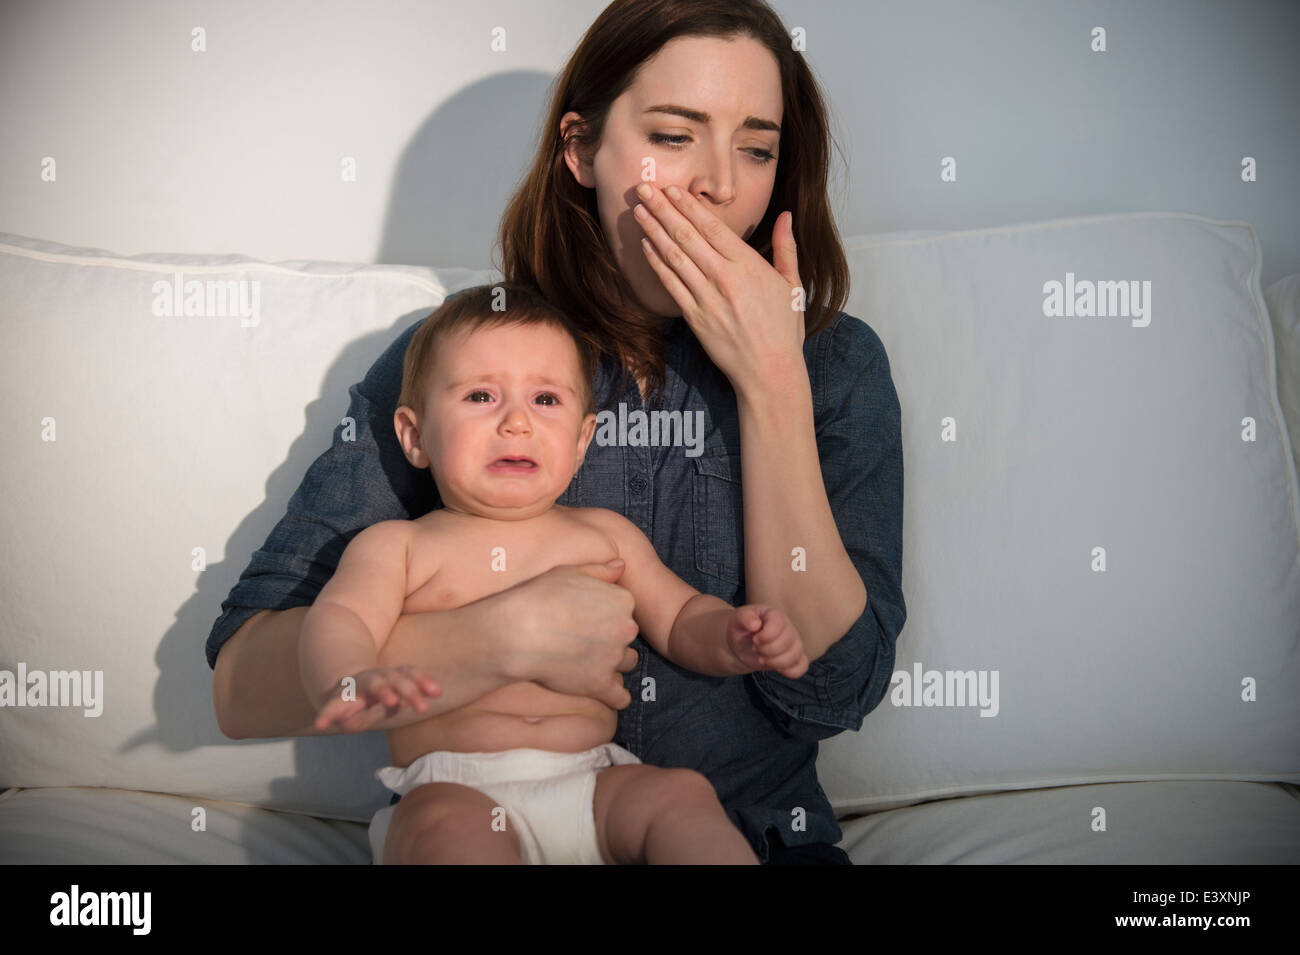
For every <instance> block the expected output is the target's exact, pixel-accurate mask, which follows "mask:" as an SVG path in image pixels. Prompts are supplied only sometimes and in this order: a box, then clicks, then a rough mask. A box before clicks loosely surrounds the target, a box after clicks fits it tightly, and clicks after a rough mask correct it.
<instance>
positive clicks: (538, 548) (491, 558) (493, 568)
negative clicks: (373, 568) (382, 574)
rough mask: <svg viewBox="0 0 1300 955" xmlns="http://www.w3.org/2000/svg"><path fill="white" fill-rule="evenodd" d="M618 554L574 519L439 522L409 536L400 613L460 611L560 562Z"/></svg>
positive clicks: (605, 558) (581, 561)
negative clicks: (461, 608) (404, 601)
mask: <svg viewBox="0 0 1300 955" xmlns="http://www.w3.org/2000/svg"><path fill="white" fill-rule="evenodd" d="M617 556H618V551H617V548H615V546H614V545H613V543H612V542H611V541H610V539H609V537H608V535H606V534H605V533H603V532H602V531H600V530H597V529H596V528H595V527H592V526H590V525H589V524H586V523H584V522H583V521H581V520H580V519H578V518H569V517H564V518H557V519H554V520H548V521H529V522H516V524H515V525H513V526H512V525H511V524H509V523H503V522H491V521H482V522H474V521H466V520H461V521H456V522H452V521H445V522H435V523H427V524H421V525H419V526H418V527H417V528H416V530H415V532H414V533H413V534H412V537H411V553H410V561H409V570H408V573H407V587H406V592H407V597H406V603H405V605H404V606H403V607H402V613H403V614H408V613H427V612H430V611H437V610H450V609H452V608H454V607H462V606H464V605H465V604H467V603H472V602H474V601H475V600H479V599H480V598H482V597H487V596H489V595H491V594H495V593H499V592H500V591H502V590H506V589H508V588H510V587H513V586H515V585H516V584H518V583H522V582H523V581H525V580H530V579H532V578H533V577H536V576H537V575H538V574H544V573H546V571H548V570H550V569H551V568H552V567H558V566H560V565H562V564H591V563H603V562H604V561H608V560H613V559H614V558H615V557H617Z"/></svg>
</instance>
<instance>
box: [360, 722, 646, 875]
mask: <svg viewBox="0 0 1300 955" xmlns="http://www.w3.org/2000/svg"><path fill="white" fill-rule="evenodd" d="M640 762H641V760H639V759H637V758H636V757H635V756H633V755H632V754H631V753H629V752H628V751H627V750H625V749H624V748H623V747H622V746H618V745H616V744H614V743H605V744H604V745H603V746H597V747H595V748H594V749H589V750H586V751H584V752H581V753H552V752H549V751H547V750H542V749H508V750H505V751H503V752H499V753H448V752H439V753H426V754H425V755H423V756H421V757H420V758H419V759H417V760H416V761H415V762H413V763H411V765H410V766H407V767H405V768H404V769H403V768H400V767H397V766H387V767H385V768H384V769H381V770H378V771H377V772H376V773H375V775H376V776H377V777H379V781H380V782H382V783H383V784H384V785H385V786H387V787H388V788H389V789H391V790H393V791H394V792H398V793H401V794H402V795H406V794H407V793H408V792H410V791H411V790H412V789H414V788H415V787H416V786H423V785H424V784H425V783H460V784H461V785H463V786H470V787H472V788H474V789H477V790H478V791H479V792H481V793H485V794H487V795H488V796H490V797H491V798H492V799H495V800H496V801H497V804H498V805H499V806H501V807H502V808H503V809H504V810H505V813H506V825H507V826H509V827H510V829H511V830H512V831H513V832H514V834H515V836H517V837H518V839H519V844H520V847H521V848H522V850H523V861H524V862H525V863H527V864H528V865H602V864H603V863H604V860H603V859H602V858H601V857H600V846H599V844H598V843H597V841H596V813H595V809H594V806H593V796H594V795H595V792H596V774H597V773H598V772H600V771H601V770H602V769H608V768H609V767H610V766H628V765H635V764H639V763H640ZM396 811H397V806H387V807H385V808H384V809H381V810H379V812H377V813H375V815H374V818H373V819H371V820H370V852H371V857H372V858H373V859H374V861H375V864H376V865H381V864H382V863H383V856H384V840H385V839H386V838H387V837H388V823H389V821H390V820H391V819H392V817H393V813H394V812H396Z"/></svg>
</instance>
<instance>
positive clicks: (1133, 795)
mask: <svg viewBox="0 0 1300 955" xmlns="http://www.w3.org/2000/svg"><path fill="white" fill-rule="evenodd" d="M841 825H842V827H843V829H844V839H843V841H841V843H840V846H841V847H842V848H843V849H844V851H845V852H847V853H848V854H849V857H850V858H851V859H852V860H853V861H854V863H855V864H857V865H1295V864H1297V863H1300V800H1297V799H1296V797H1295V795H1293V794H1292V793H1290V792H1288V791H1287V790H1286V789H1285V788H1284V787H1283V786H1281V785H1278V784H1274V783H1233V782H1208V781H1204V780H1179V781H1176V782H1146V783H1111V784H1109V785H1101V786H1065V787H1062V788H1060V789H1035V790H1032V791H1027V792H1016V793H993V794H989V795H984V796H964V797H960V798H957V799H943V800H940V801H938V802H928V803H925V804H923V805H920V806H909V807H907V808H906V809H894V810H891V811H888V812H877V813H872V814H871V815H869V816H863V817H861V818H858V819H852V820H849V821H847V822H844V823H841Z"/></svg>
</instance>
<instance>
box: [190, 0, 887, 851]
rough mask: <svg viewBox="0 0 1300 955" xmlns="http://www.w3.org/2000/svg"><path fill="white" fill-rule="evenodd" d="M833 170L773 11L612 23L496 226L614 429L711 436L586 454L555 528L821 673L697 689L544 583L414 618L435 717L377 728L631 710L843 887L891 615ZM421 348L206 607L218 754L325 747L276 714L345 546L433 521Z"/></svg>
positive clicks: (882, 500)
mask: <svg viewBox="0 0 1300 955" xmlns="http://www.w3.org/2000/svg"><path fill="white" fill-rule="evenodd" d="M829 146H830V138H829V132H828V123H827V119H826V114H825V109H824V106H823V104H822V100H821V97H820V95H819V93H818V90H817V87H816V82H815V80H814V79H813V77H812V75H811V73H810V71H809V70H808V68H807V66H806V65H805V63H804V62H803V59H802V54H800V53H798V52H796V51H794V50H792V49H791V43H790V40H789V37H788V36H787V34H786V32H785V29H784V27H783V26H782V25H781V22H780V20H779V19H778V18H777V16H776V15H775V14H774V13H773V12H772V11H771V10H770V8H768V7H767V6H766V5H765V4H764V3H762V2H761V0H744V2H737V0H690V2H685V0H615V2H614V3H612V4H611V5H610V6H609V7H607V8H606V9H605V10H604V12H603V13H602V14H601V15H600V17H599V18H598V19H597V20H596V22H595V23H594V24H593V25H592V26H591V28H590V29H589V30H588V32H587V34H586V36H585V37H584V38H583V40H582V42H581V43H580V44H579V46H578V48H577V49H576V50H575V52H574V54H573V56H572V58H571V60H570V62H569V64H568V65H567V67H566V68H565V70H564V72H563V74H562V75H561V77H560V79H559V80H558V82H557V84H556V87H555V93H554V98H553V101H552V104H551V107H550V112H549V114H548V119H547V124H546V127H545V130H544V133H543V136H542V142H541V144H540V147H539V150H538V154H537V156H536V158H535V161H534V163H533V165H532V167H531V170H530V172H529V174H528V175H527V177H526V179H525V181H524V183H523V185H522V186H521V188H520V189H519V191H518V193H517V194H516V195H515V197H514V198H513V200H512V201H511V203H510V206H509V208H508V209H507V210H506V213H505V216H504V218H503V220H502V224H501V233H500V239H501V249H502V253H503V263H502V264H501V266H500V267H501V270H502V272H503V274H504V276H505V281H506V282H508V283H518V284H522V285H532V286H535V287H537V288H539V289H540V290H541V291H542V293H543V294H544V295H545V296H546V297H547V298H548V299H549V300H550V301H551V302H553V303H554V304H556V305H558V306H559V307H561V308H562V309H564V310H566V311H567V312H568V313H569V314H570V315H571V316H573V317H574V319H575V320H576V321H577V322H578V323H579V324H580V325H581V327H583V328H584V329H585V330H586V331H587V333H588V335H589V336H590V338H591V340H592V341H593V342H594V343H596V344H597V345H599V346H600V347H601V348H602V350H603V351H604V353H605V357H604V358H603V359H602V364H601V368H600V371H599V373H598V374H597V377H596V381H595V388H596V392H595V393H596V395H597V397H598V400H600V401H602V402H603V403H604V406H605V407H607V408H609V409H611V410H613V409H615V408H618V407H619V406H620V405H621V406H623V407H622V408H620V409H619V410H618V412H617V413H618V415H619V417H620V419H621V418H623V417H624V415H625V414H627V415H632V414H633V413H634V412H636V411H645V410H646V408H647V407H649V406H652V407H653V408H654V409H655V410H666V411H670V412H671V411H680V412H681V417H682V420H683V421H684V422H685V421H688V420H691V421H696V420H701V419H700V418H699V416H698V415H697V414H696V413H697V412H703V418H702V420H703V422H704V431H703V435H702V436H700V437H701V443H702V447H701V448H698V449H696V448H684V447H683V446H681V445H676V446H674V445H671V444H668V445H664V444H659V445H657V446H656V445H654V444H649V443H647V442H645V441H637V440H636V438H635V436H633V437H632V438H629V439H627V440H620V441H618V442H617V443H602V442H601V440H600V439H599V438H598V439H597V440H596V441H594V442H593V443H592V445H591V446H590V447H589V448H588V452H587V456H586V460H585V463H584V464H583V466H582V468H581V469H580V470H579V471H578V473H577V474H576V475H575V477H574V480H573V483H572V485H571V486H570V487H569V489H568V491H566V493H565V495H564V496H563V497H561V498H560V501H559V503H561V504H564V505H568V506H574V507H578V506H598V507H609V508H611V509H613V510H617V511H619V512H620V513H622V514H624V515H625V516H627V517H628V518H629V519H631V520H633V521H634V522H635V523H637V524H638V525H639V526H640V527H641V528H642V529H643V530H644V531H645V532H646V534H647V535H648V536H649V537H650V539H651V540H652V541H653V542H654V544H655V547H656V549H657V550H658V552H659V555H660V557H661V558H662V559H663V560H664V562H665V563H666V564H667V565H668V566H670V567H671V568H672V569H673V570H674V571H675V572H676V573H677V574H678V575H679V576H681V577H682V578H683V579H684V580H686V581H687V582H689V583H691V584H692V585H693V586H695V587H696V588H698V589H699V590H701V591H704V592H707V593H712V594H715V595H717V596H719V597H721V598H722V599H724V600H728V601H731V602H732V603H736V604H738V603H745V602H749V603H762V604H766V605H770V606H774V607H778V608H780V609H781V610H782V611H784V612H785V613H786V614H787V615H788V616H789V617H790V618H791V620H792V621H794V623H795V625H796V626H797V627H798V628H799V630H800V632H801V634H803V635H804V637H805V639H806V640H807V639H809V638H812V639H814V640H816V639H823V638H824V639H825V640H826V642H831V641H834V642H833V644H832V645H831V647H830V649H829V650H828V651H827V652H826V654H825V655H824V656H823V657H821V658H820V659H819V660H817V661H815V662H814V663H813V665H812V666H811V667H810V669H809V672H808V673H807V674H806V675H805V676H804V677H802V678H800V679H799V680H789V679H786V678H783V677H780V676H777V675H774V674H772V673H758V674H750V675H749V676H745V677H734V678H726V679H722V678H716V677H705V676H700V675H697V674H694V673H689V672H686V671H683V670H680V669H679V668H677V667H675V666H673V665H672V664H671V663H669V662H668V661H666V660H664V659H663V658H662V657H660V656H659V655H658V654H656V653H654V652H653V651H652V650H650V649H649V648H648V647H647V646H646V645H645V644H643V643H642V642H641V641H640V639H639V638H638V639H636V640H635V641H633V643H632V645H631V647H630V648H629V647H628V646H627V639H626V637H622V638H620V636H619V634H620V633H624V634H625V633H627V632H629V630H628V627H627V622H628V618H629V616H630V615H629V614H628V612H627V611H626V609H622V610H620V608H619V605H618V602H617V600H616V599H615V598H616V596H617V594H618V591H617V590H616V589H615V588H616V587H617V583H616V580H617V572H616V571H614V570H612V569H610V568H608V567H604V566H587V567H557V568H555V569H553V570H551V571H549V572H548V573H546V574H543V575H541V576H539V577H537V578H534V579H533V580H531V581H528V582H526V583H524V584H521V585H519V586H517V587H513V588H511V589H510V590H507V591H504V592H502V593H500V594H497V595H495V596H493V597H489V598H485V599H483V600H480V601H477V602H475V603H473V604H470V605H468V606H465V607H461V608H458V609H456V610H451V611H446V612H443V613H425V614H411V615H406V616H403V617H402V618H401V619H400V620H399V622H398V624H397V626H396V627H395V628H394V630H393V634H392V636H391V637H390V639H389V641H388V645H387V648H386V650H385V654H384V656H385V659H386V662H388V663H390V664H393V665H408V666H412V667H414V668H418V669H421V670H423V671H425V672H426V673H428V674H431V675H432V676H433V677H434V678H435V680H436V682H437V684H438V685H439V686H440V687H441V690H442V692H441V695H440V696H438V697H437V698H436V699H434V700H432V701H430V705H429V709H428V710H426V711H425V712H423V713H419V714H417V713H415V712H414V711H413V710H412V709H411V708H410V707H402V706H401V705H400V704H399V706H398V707H396V708H394V711H393V712H389V713H387V714H386V718H385V719H384V721H382V722H380V723H378V724H376V726H374V727H372V728H375V729H386V728H389V727H391V726H396V725H403V724H405V723H409V722H412V721H413V720H414V719H417V718H424V717H426V716H429V715H434V714H436V713H439V712H442V711H444V710H446V709H451V708H454V707H459V706H461V705H464V704H465V703H468V702H472V701H474V700H476V699H478V698H479V697H481V696H483V695H484V694H486V693H488V692H490V691H492V690H494V689H496V688H498V687H500V686H503V685H505V684H507V683H512V682H518V681H521V680H533V681H536V682H538V683H540V684H542V685H544V686H548V687H550V688H552V689H554V690H556V691H559V692H563V693H574V694H581V695H585V696H590V697H594V698H598V699H601V700H604V701H605V702H606V703H608V704H609V705H610V706H613V707H615V708H617V709H619V710H620V714H619V732H618V736H616V738H615V741H616V742H617V743H619V744H620V745H622V746H625V747H626V748H628V749H630V750H631V751H632V752H634V753H635V754H636V755H637V756H639V757H640V758H641V759H642V760H643V761H645V762H647V763H653V764H655V765H660V766H669V767H678V766H683V767H689V768H692V769H696V770H698V771H699V772H702V773H704V774H705V775H706V776H708V777H709V779H710V780H711V781H712V782H713V784H714V786H715V788H716V789H717V792H718V796H719V799H720V800H721V801H722V804H723V805H724V806H725V807H726V808H727V811H728V814H729V815H730V817H731V819H732V821H733V822H735V823H736V825H737V826H738V827H739V828H740V829H741V831H742V832H744V833H745V835H746V836H747V837H748V838H749V840H750V842H751V844H752V845H753V846H754V850H755V852H757V853H758V855H759V858H760V859H762V860H763V861H765V862H795V861H810V862H840V863H845V862H847V861H848V859H847V856H845V855H844V853H843V852H842V851H840V850H839V849H837V848H835V847H834V845H833V843H834V842H836V841H838V840H839V838H840V837H841V833H840V830H839V827H838V825H837V824H836V822H835V818H834V814H833V813H832V811H831V808H830V805H829V803H828V802H827V800H826V797H825V795H824V794H823V792H822V790H821V787H820V786H819V785H818V783H817V777H816V769H815V759H816V754H817V745H816V744H817V741H818V740H820V739H824V738H826V737H829V736H832V735H834V734H836V733H838V732H840V731H841V730H843V729H846V728H848V729H857V728H858V727H859V726H860V725H861V721H862V718H863V716H864V715H865V714H866V713H867V712H869V711H870V710H871V709H872V708H874V707H875V706H876V704H877V703H879V701H880V700H881V698H882V697H883V696H884V694H885V691H886V690H887V688H888V685H889V679H890V674H891V671H892V667H893V660H894V642H895V640H896V639H897V636H898V632H899V630H900V629H901V628H902V625H903V621H904V619H905V614H906V609H905V606H904V603H903V597H902V592H901V581H900V578H901V564H902V480H903V471H902V450H901V440H900V414H899V407H898V400H897V396H896V393H895V391H894V386H893V382H892V379H891V377H890V372H889V364H888V359H887V357H886V355H885V352H884V349H883V347H882V346H881V344H880V340H879V338H877V336H876V335H875V333H874V332H872V331H871V329H870V328H868V327H867V326H866V325H864V324H863V323H861V322H859V321H858V320H857V319H855V318H853V317H851V316H847V315H844V314H843V313H841V312H840V308H841V307H842V305H843V304H844V302H845V300H846V299H847V294H848V269H847V265H846V262H845V258H844V254H843V251H842V249H841V248H840V245H839V241H838V237H837V234H836V232H835V227H834V223H833V221H832V217H831V215H830V211H829V203H828V200H827V196H826V172H827V165H828V161H829V153H830V149H829ZM645 180H651V181H649V182H645ZM643 182H644V184H645V185H648V186H651V187H652V188H651V189H650V192H649V198H642V197H641V196H639V195H638V193H637V187H638V186H641V185H642V184H643ZM670 186H671V187H676V188H675V189H673V190H671V192H669V193H665V192H664V191H663V189H667V188H668V187H670ZM673 192H676V193H679V195H677V196H674V195H673V194H672V193H673ZM638 205H642V206H644V207H645V208H644V210H643V212H637V211H636V207H637V206H638ZM791 213H793V220H792V219H791ZM796 229H797V230H798V235H799V244H798V252H797V253H796V245H795V241H794V233H795V230H796ZM642 238H645V240H646V241H645V242H642V241H641V240H642ZM769 263H770V264H769ZM801 307H802V310H801ZM417 325H418V323H417ZM414 330H415V326H413V327H412V328H410V329H408V330H407V331H406V333H404V334H403V336H402V337H401V338H399V339H398V340H397V341H396V342H394V343H393V345H392V346H391V347H390V348H389V349H388V351H387V352H386V353H385V354H384V355H383V356H382V357H381V358H380V359H379V361H377V362H376V363H375V365H374V366H373V367H372V368H371V369H370V371H369V373H368V374H367V376H366V379H365V380H364V381H363V382H361V383H360V384H359V385H354V386H353V387H352V389H350V391H351V395H352V405H351V407H350V409H349V412H348V414H349V417H351V418H352V419H353V420H354V421H355V422H356V434H355V439H354V440H346V441H345V440H343V439H342V431H341V429H340V431H336V434H335V442H334V446H333V448H331V450H330V451H328V452H326V453H325V454H324V455H322V456H321V457H320V458H319V459H317V461H316V462H315V463H314V464H313V465H312V467H311V469H310V470H309V471H308V473H307V476H306V478H305V479H304V481H303V484H302V485H301V486H300V487H299V488H298V491H297V492H296V493H295V494H294V497H293V499H292V500H291V501H290V504H289V512H288V514H287V515H286V517H285V518H284V519H282V520H281V521H280V523H279V524H278V525H277V526H276V528H275V529H274V530H273V531H272V533H271V536H270V538H269V539H268V540H267V543H266V544H265V545H264V547H263V548H262V549H261V550H259V551H258V552H257V553H255V554H254V555H253V558H252V560H251V562H250V564H249V566H248V568H247V569H246V570H245V571H244V573H243V574H242V575H241V577H240V581H239V583H238V584H237V585H236V587H235V588H234V589H233V590H232V591H231V593H230V595H229V596H228V598H227V599H226V601H225V602H224V603H223V604H222V608H223V611H224V613H223V615H222V616H221V618H220V619H218V621H217V623H216V624H215V626H214V627H213V631H212V634H211V636H210V637H209V640H208V660H209V664H210V665H212V666H213V667H214V670H215V674H214V680H213V694H214V701H215V706H216V711H217V718H218V722H219V724H220V726H221V728H222V730H223V732H225V733H226V734H227V735H228V736H232V737H236V738H242V737H267V736H285V735H307V734H309V733H313V732H314V731H313V730H312V729H311V724H312V718H313V716H314V712H313V711H312V708H311V706H310V705H309V703H308V702H307V700H306V699H305V698H303V697H302V696H301V695H299V694H297V693H288V694H286V693H285V692H283V688H284V687H286V686H292V687H297V686H298V685H299V681H298V679H297V638H298V630H299V627H300V626H301V623H302V618H303V616H304V615H305V613H306V609H307V606H308V605H310V602H311V601H312V600H313V599H314V597H315V595H316V593H318V592H319V590H320V588H321V587H322V586H323V585H324V583H325V582H326V581H327V580H328V579H329V577H330V575H331V574H332V573H333V570H334V568H335V567H336V566H337V562H338V557H339V554H340V553H341V552H342V550H343V548H344V546H345V545H346V543H347V541H348V540H349V539H350V538H351V537H352V536H353V535H355V534H356V533H357V532H359V531H360V530H361V529H362V528H364V527H367V526H369V525H370V524H373V523H376V522H377V521H381V520H386V519H391V518H406V519H409V518H413V517H417V516H419V515H420V514H422V513H426V512H427V511H428V510H429V509H430V508H432V507H437V506H440V501H438V499H437V493H436V489H435V487H434V485H433V483H432V481H431V479H430V476H429V474H428V472H427V471H415V470H414V469H413V468H411V467H410V466H409V465H408V464H407V462H406V461H405V459H404V458H403V457H402V455H401V453H400V450H399V448H398V445H397V440H396V437H395V435H394V434H393V428H392V420H393V411H394V409H395V407H396V399H397V392H398V389H399V387H400V383H401V359H402V354H403V353H404V351H405V348H406V343H407V342H408V341H409V340H410V337H411V335H412V334H413V333H414ZM633 383H634V384H635V387H632V385H633ZM742 483H743V487H744V495H743V499H742V496H741V485H742ZM742 501H743V504H742ZM864 585H865V586H864ZM632 630H633V631H634V630H635V626H633V627H632ZM411 689H412V690H414V685H412V688H411ZM401 810H402V807H401V804H400V803H399V805H398V810H397V811H396V813H395V814H394V817H393V820H392V830H393V832H394V833H395V835H396V834H398V833H400V832H401V831H402V827H403V826H404V825H406V824H407V822H408V820H406V819H404V817H403V816H402V811H401Z"/></svg>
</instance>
